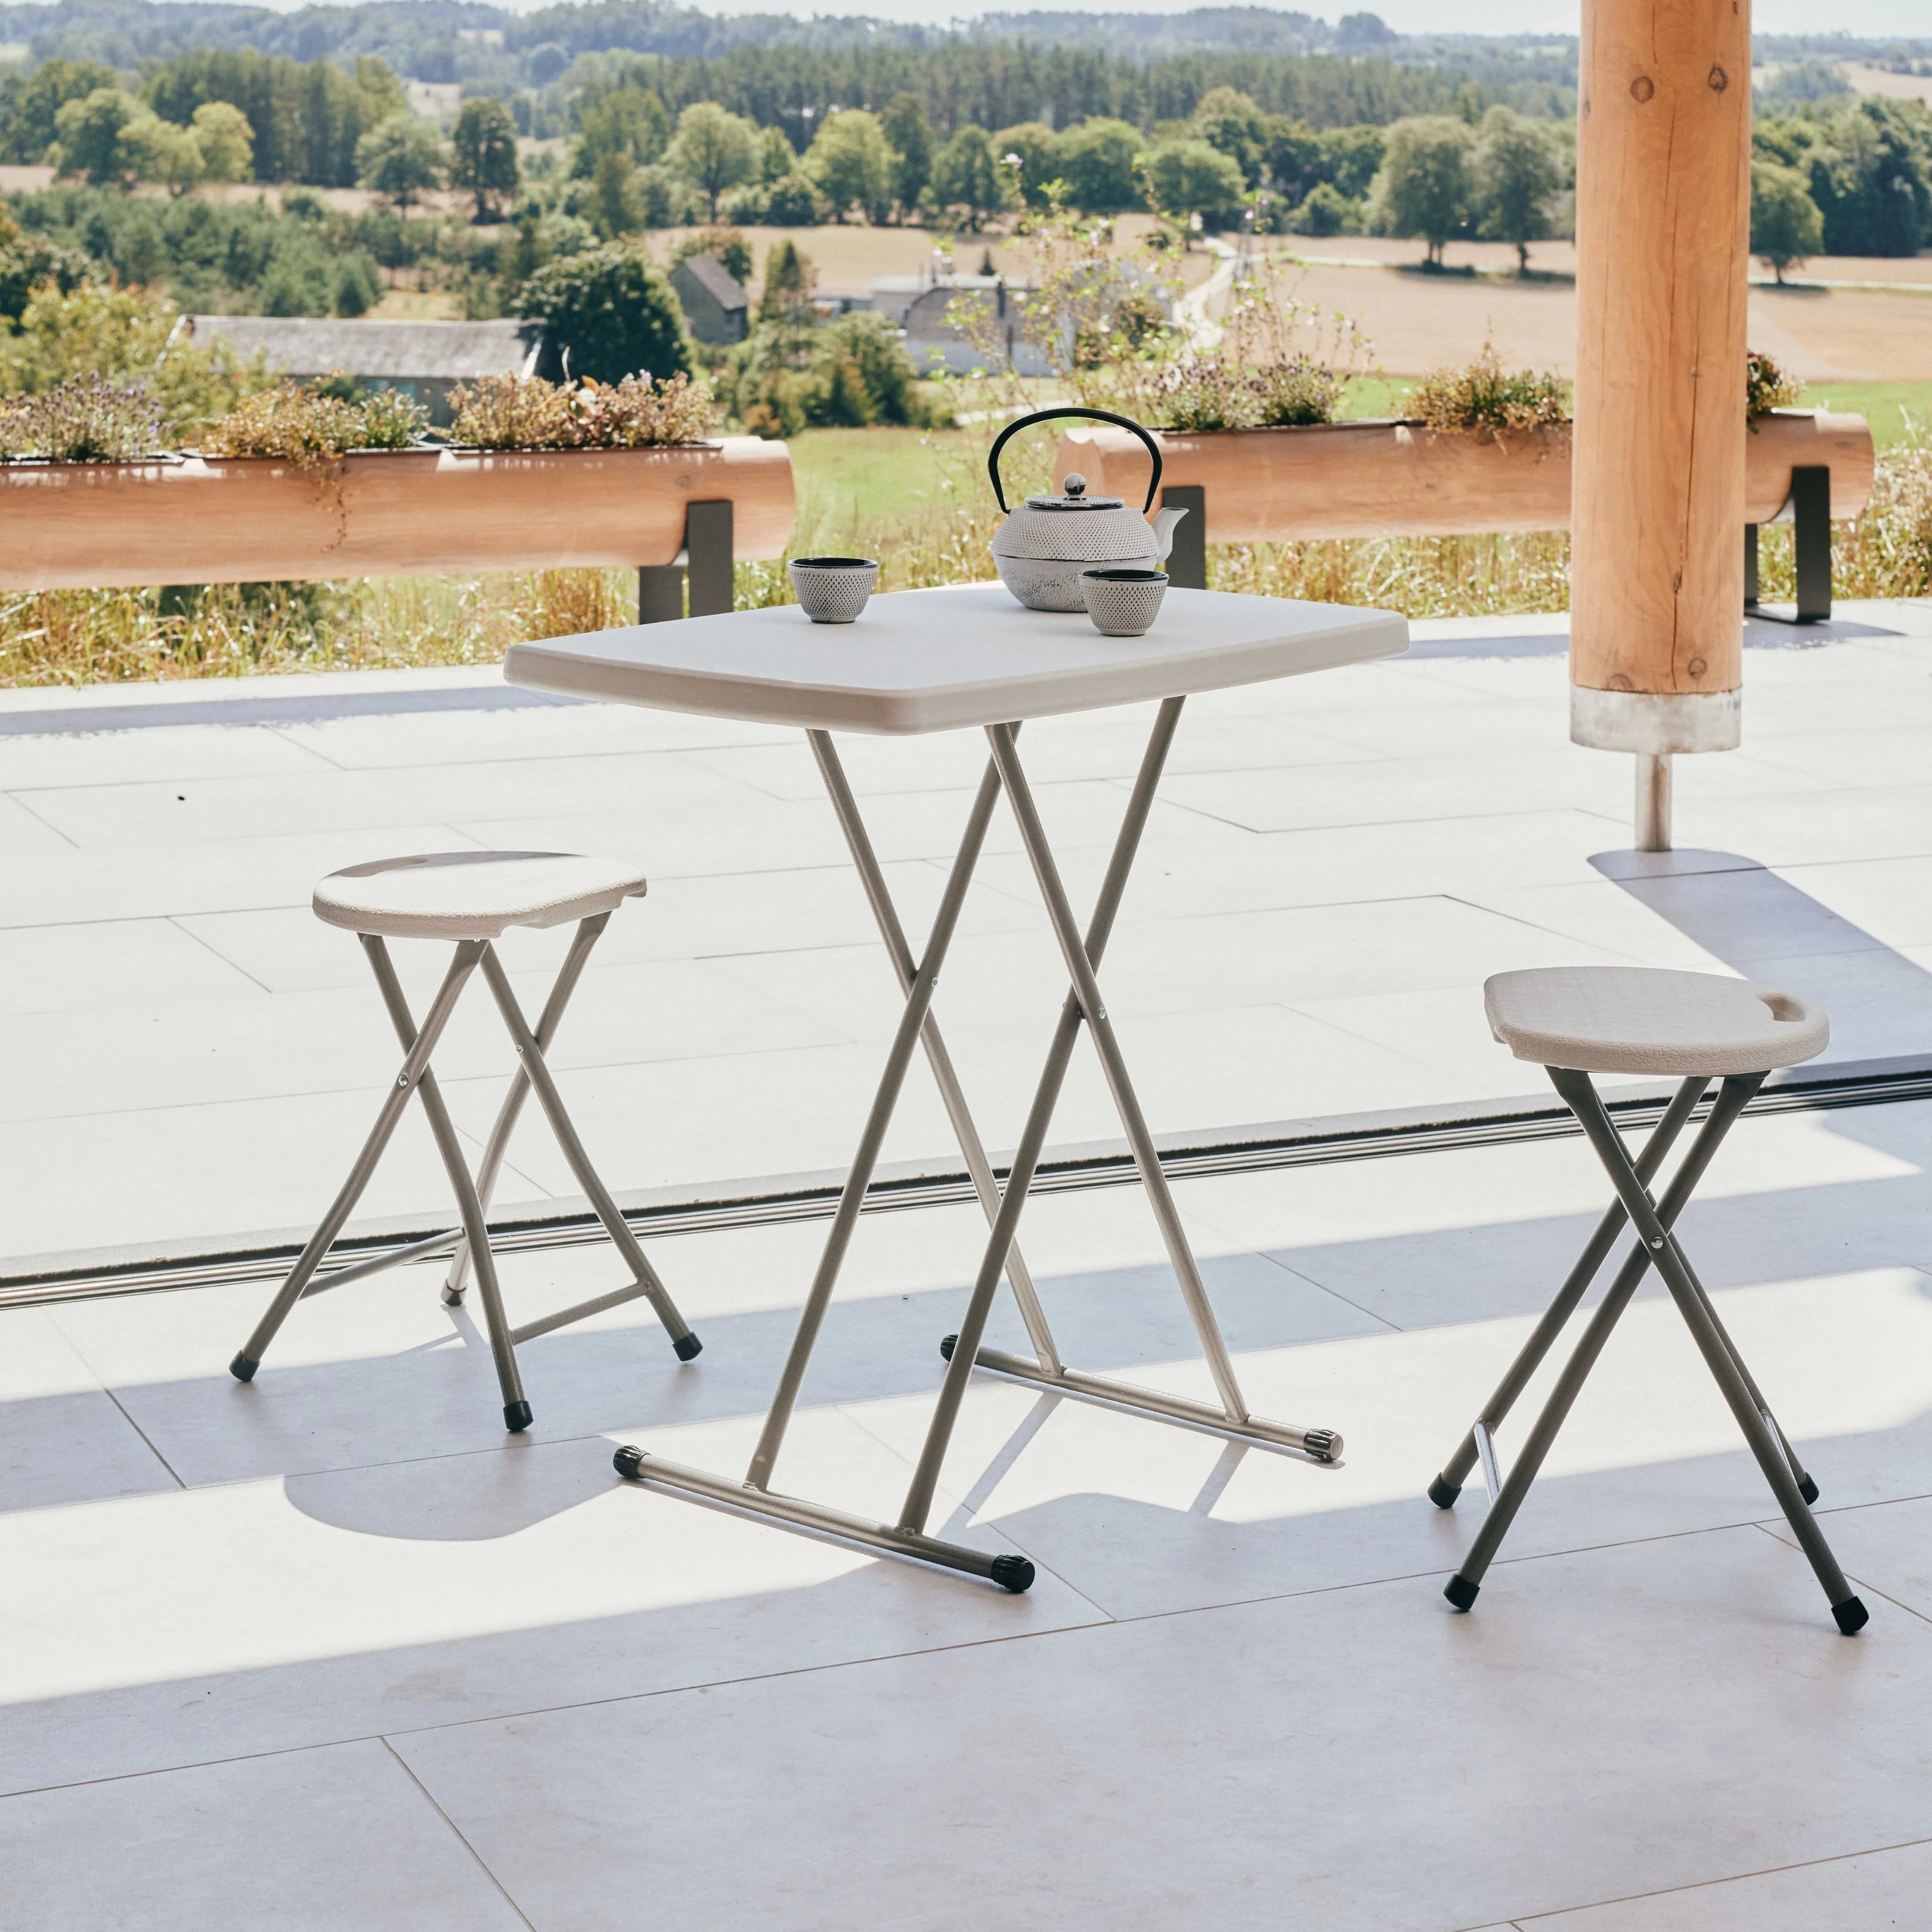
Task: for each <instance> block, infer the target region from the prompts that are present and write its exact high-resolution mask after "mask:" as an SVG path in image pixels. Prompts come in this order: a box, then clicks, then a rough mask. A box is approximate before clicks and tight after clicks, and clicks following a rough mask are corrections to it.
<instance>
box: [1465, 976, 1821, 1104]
mask: <svg viewBox="0 0 1932 1932" xmlns="http://www.w3.org/2000/svg"><path fill="white" fill-rule="evenodd" d="M1483 1006H1484V1011H1485V1012H1486V1013H1487V1015H1488V1016H1489V1022H1490V1031H1491V1032H1492V1033H1493V1034H1495V1036H1496V1038H1497V1039H1498V1040H1500V1041H1502V1043H1503V1045H1504V1046H1506V1047H1508V1049H1509V1050H1510V1051H1511V1052H1512V1053H1514V1055H1516V1057H1517V1059H1519V1060H1529V1061H1535V1064H1537V1065H1538V1066H1539V1067H1576V1068H1577V1069H1578V1070H1580V1071H1581V1072H1583V1073H1635V1074H1649V1075H1651V1076H1659V1075H1668V1076H1671V1077H1673V1078H1674V1079H1683V1078H1685V1076H1688V1075H1690V1074H1693V1073H1701V1074H1703V1075H1705V1076H1707V1077H1708V1078H1710V1079H1718V1078H1721V1077H1722V1076H1724V1075H1726V1074H1734V1073H1769V1072H1770V1071H1771V1070H1772V1068H1773V1067H1795V1066H1796V1065H1797V1064H1798V1063H1799V1061H1802V1060H1809V1059H1811V1058H1813V1056H1814V1055H1817V1054H1820V1053H1823V1052H1824V1050H1825V1048H1826V1045H1827V1043H1829V1041H1830V1040H1831V1037H1832V1026H1831V1022H1830V1021H1829V1020H1828V1019H1826V1016H1825V1010H1824V1008H1823V1007H1820V1006H1819V1005H1818V1004H1817V1003H1816V1002H1815V1001H1811V1000H1808V999H1806V998H1804V996H1803V995H1802V994H1798V993H1782V992H1778V991H1777V990H1776V989H1775V988H1773V987H1770V986H1759V985H1758V984H1757V982H1756V981H1754V980H1730V979H1726V978H1724V977H1723V976H1722V975H1721V974H1716V973H1669V972H1663V971H1657V970H1655V969H1654V968H1649V967H1645V966H1551V967H1544V968H1538V969H1536V970H1533V971H1529V972H1525V973H1499V974H1496V976H1495V977H1493V979H1491V980H1490V981H1489V982H1488V983H1487V984H1486V985H1485V986H1484V988H1483Z"/></svg>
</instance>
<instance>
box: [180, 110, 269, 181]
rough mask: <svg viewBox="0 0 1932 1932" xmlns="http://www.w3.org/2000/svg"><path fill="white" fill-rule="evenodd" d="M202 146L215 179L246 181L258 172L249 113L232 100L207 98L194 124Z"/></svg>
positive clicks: (210, 175)
mask: <svg viewBox="0 0 1932 1932" xmlns="http://www.w3.org/2000/svg"><path fill="white" fill-rule="evenodd" d="M190 125H191V126H192V127H193V130H194V139H195V145H196V146H197V147H199V148H200V150H201V163H202V174H203V175H204V177H205V178H206V179H207V180H209V181H248V180H249V179H251V178H252V177H253V175H254V172H255V136H254V130H253V129H252V128H251V127H249V125H248V115H245V114H244V113H242V110H241V109H240V108H239V107H236V105H235V104H234V103H233V101H203V102H202V104H201V105H200V106H199V107H197V108H196V110H194V118H193V121H192V122H191V123H190Z"/></svg>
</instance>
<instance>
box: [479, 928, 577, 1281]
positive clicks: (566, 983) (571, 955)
mask: <svg viewBox="0 0 1932 1932" xmlns="http://www.w3.org/2000/svg"><path fill="white" fill-rule="evenodd" d="M609 924H610V914H609V913H607V912H600V913H597V914H595V916H593V917H592V918H589V919H584V920H583V921H582V922H580V924H579V925H578V926H577V936H576V937H575V938H574V939H573V940H571V942H570V950H569V952H568V953H566V954H565V956H564V962H563V964H562V966H560V967H559V968H558V969H557V975H556V982H555V983H554V984H553V986H551V988H550V998H548V999H547V1000H546V1001H544V1010H543V1013H542V1016H541V1018H540V1019H538V1022H537V1033H536V1037H537V1044H538V1046H539V1047H541V1048H542V1049H544V1051H545V1052H547V1051H548V1050H549V1047H550V1041H551V1040H553V1038H554V1037H555V1036H556V1029H557V1025H558V1023H559V1022H560V1021H561V1020H562V1018H563V1010H564V1007H565V1006H566V1005H567V1004H568V1003H569V1000H570V996H571V994H572V993H573V992H575V991H576V990H577V981H578V980H579V979H580V978H581V977H582V976H583V968H584V967H585V965H586V963H587V962H588V961H589V958H590V949H591V948H592V947H593V946H595V944H597V941H598V936H599V935H601V933H602V932H603V930H604V928H605V927H606V926H608V925H609ZM529 1091H530V1083H529V1076H528V1075H527V1074H526V1073H525V1072H524V1071H523V1068H522V1067H520V1066H519V1067H517V1070H516V1072H515V1073H514V1074H512V1075H511V1077H510V1085H509V1088H508V1091H507V1092H506V1093H505V1094H504V1096H503V1104H502V1106H501V1107H500V1108H499V1109H498V1110H497V1114H496V1124H495V1126H493V1127H491V1129H490V1139H489V1142H488V1144H487V1145H486V1146H485V1147H484V1150H483V1164H482V1166H481V1167H479V1168H478V1169H477V1170H476V1198H477V1199H478V1200H479V1201H481V1202H482V1204H483V1209H484V1213H485V1214H487V1213H488V1212H489V1208H490V1196H492V1195H493V1194H494V1193H496V1179H497V1177H498V1175H500V1174H501V1173H502V1168H503V1157H504V1155H505V1154H506V1153H507V1152H508V1149H509V1145H510V1134H511V1130H512V1129H514V1127H515V1126H516V1124H517V1120H518V1118H520V1116H521V1115H522V1113H523V1102H524V1101H525V1100H526V1099H527V1098H528V1097H529ZM468 1274H469V1241H467V1239H465V1240H463V1241H459V1242H458V1243H457V1244H456V1252H455V1254H453V1255H452V1256H451V1257H450V1261H449V1274H447V1275H446V1277H444V1279H443V1300H444V1301H446V1302H447V1303H449V1305H450V1306H451V1307H455V1305H456V1304H457V1303H458V1302H460V1301H461V1300H462V1299H463V1283H464V1280H465V1279H466V1277H467V1276H468Z"/></svg>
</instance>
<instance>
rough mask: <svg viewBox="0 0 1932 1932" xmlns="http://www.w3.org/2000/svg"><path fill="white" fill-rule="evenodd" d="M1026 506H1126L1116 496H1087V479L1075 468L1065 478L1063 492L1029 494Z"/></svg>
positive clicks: (1080, 507) (1105, 508)
mask: <svg viewBox="0 0 1932 1932" xmlns="http://www.w3.org/2000/svg"><path fill="white" fill-rule="evenodd" d="M1026 506H1027V508H1028V509H1029V510H1121V509H1124V508H1126V507H1127V505H1126V504H1125V503H1124V502H1122V501H1121V499H1120V498H1119V497H1118V496H1088V493H1087V479H1086V478H1085V477H1084V476H1083V475H1081V473H1080V472H1079V470H1077V469H1076V470H1075V471H1074V472H1073V474H1072V475H1070V476H1069V477H1068V478H1067V481H1066V484H1065V485H1064V491H1063V493H1061V494H1060V495H1058V496H1055V495H1053V494H1052V493H1049V494H1047V495H1046V496H1029V497H1028V499H1026Z"/></svg>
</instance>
